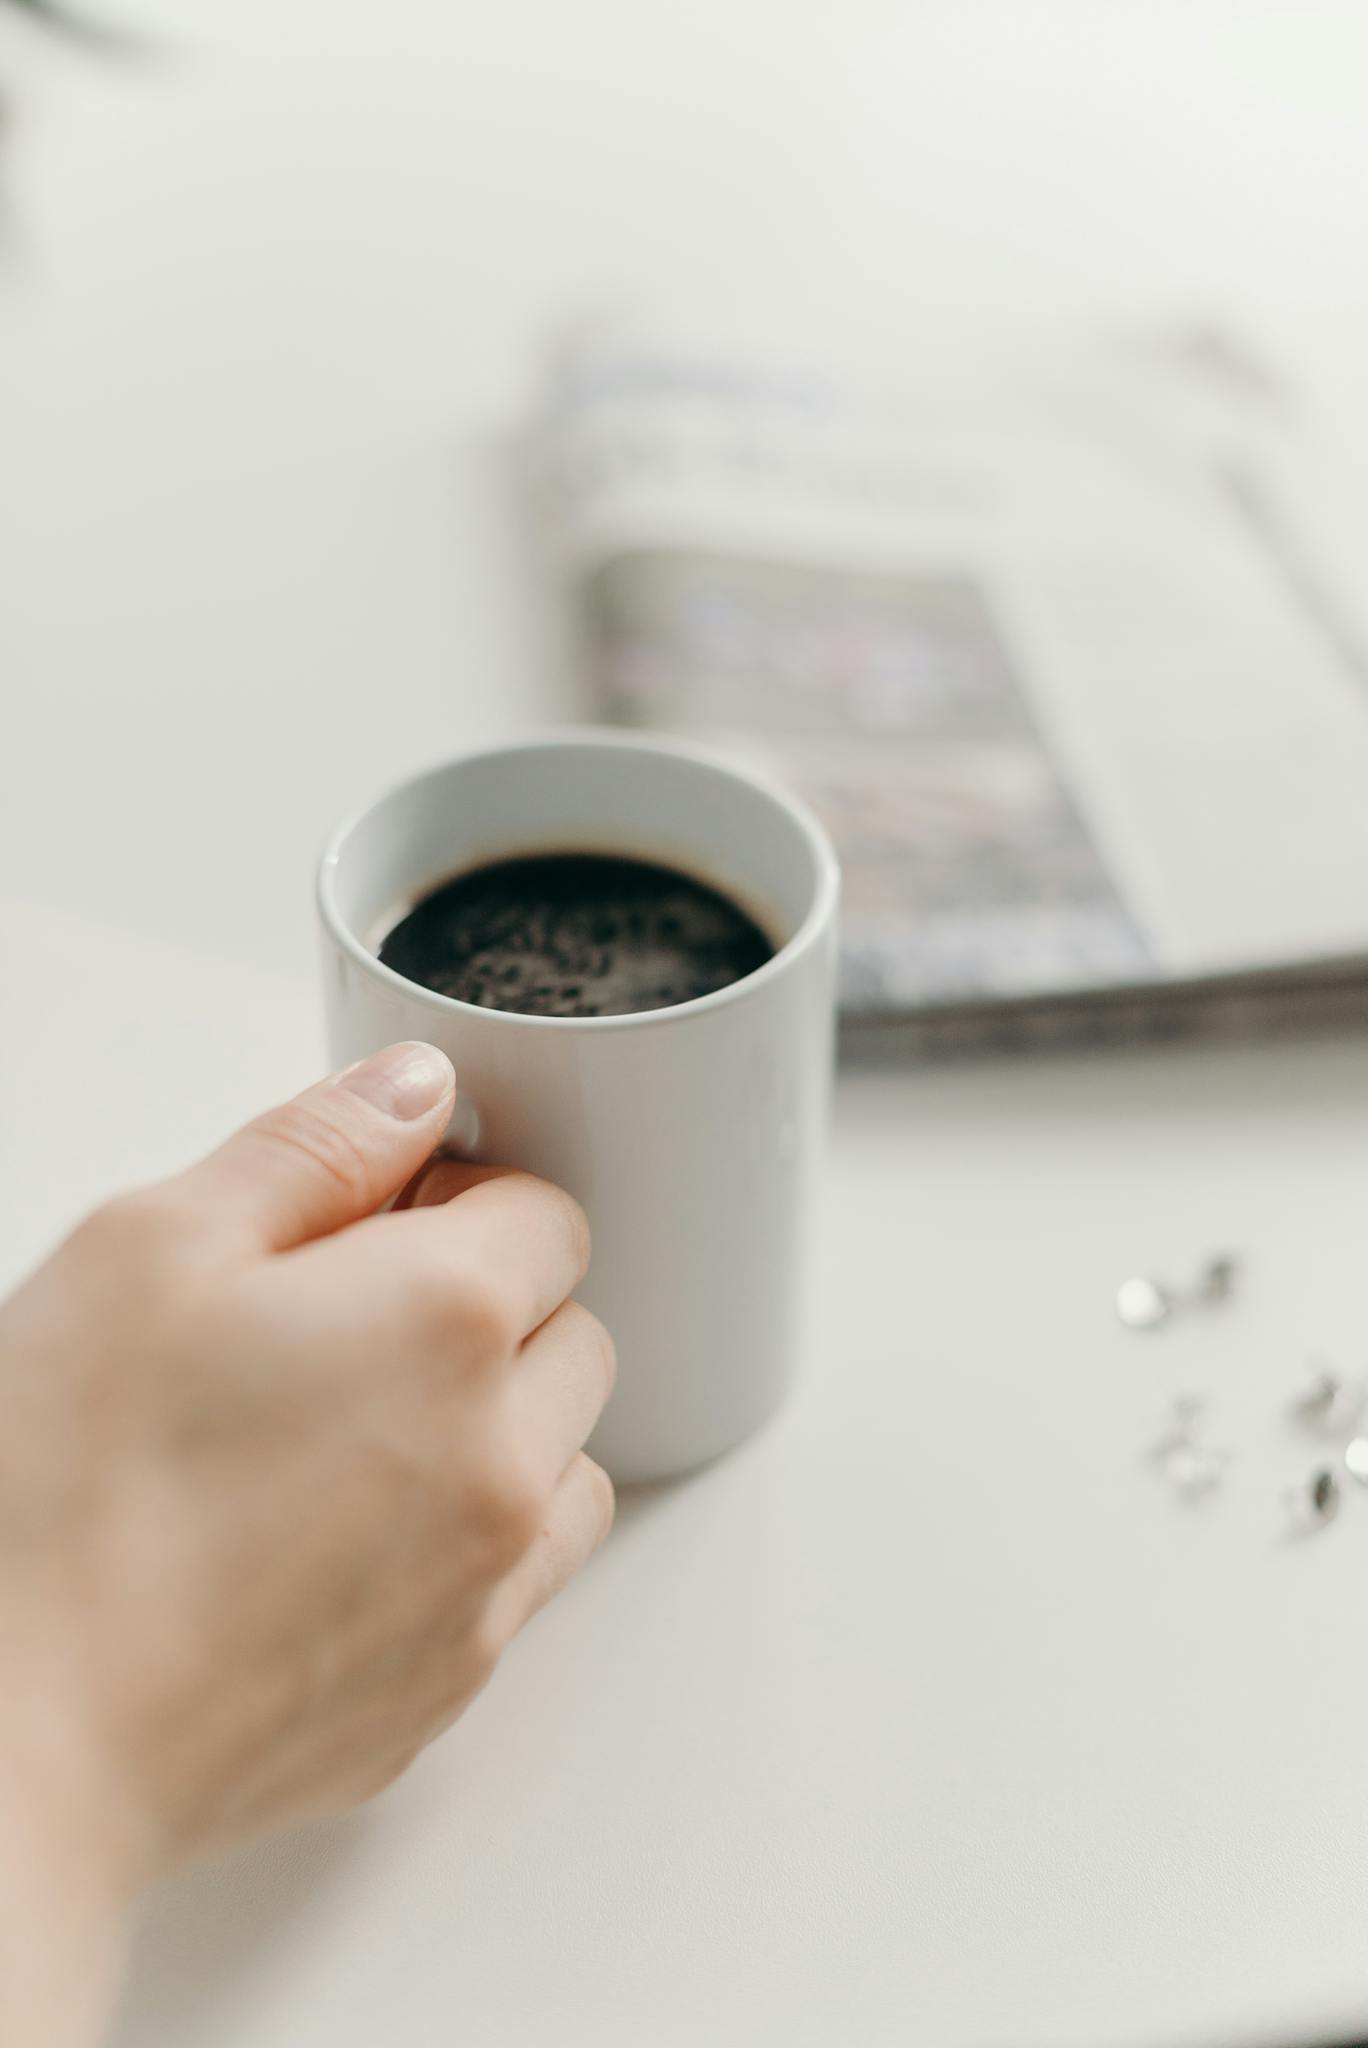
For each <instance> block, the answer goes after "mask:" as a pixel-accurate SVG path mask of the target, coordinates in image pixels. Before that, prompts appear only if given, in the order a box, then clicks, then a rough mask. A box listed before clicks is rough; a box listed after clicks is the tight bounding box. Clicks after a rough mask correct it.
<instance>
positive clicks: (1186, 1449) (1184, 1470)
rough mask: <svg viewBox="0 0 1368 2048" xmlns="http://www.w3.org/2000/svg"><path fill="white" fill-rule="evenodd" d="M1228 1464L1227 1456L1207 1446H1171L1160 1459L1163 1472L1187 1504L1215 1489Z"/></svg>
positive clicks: (1227, 1452) (1222, 1451)
mask: <svg viewBox="0 0 1368 2048" xmlns="http://www.w3.org/2000/svg"><path fill="white" fill-rule="evenodd" d="M1229 1463H1230V1452H1229V1451H1225V1450H1217V1449H1216V1448H1214V1446H1212V1445H1211V1444H1195V1443H1186V1444H1175V1445H1174V1447H1173V1449H1172V1450H1171V1451H1169V1452H1168V1454H1167V1455H1166V1457H1165V1459H1164V1470H1165V1472H1166V1473H1167V1474H1168V1477H1169V1478H1170V1479H1171V1480H1172V1482H1173V1484H1174V1486H1175V1487H1176V1488H1177V1490H1178V1492H1179V1493H1181V1494H1183V1495H1185V1496H1186V1497H1187V1498H1188V1499H1190V1500H1191V1499H1195V1498H1196V1497H1197V1495H1199V1494H1203V1493H1210V1492H1211V1491H1212V1490H1213V1489H1214V1488H1215V1487H1217V1486H1219V1485H1220V1484H1221V1481H1222V1480H1223V1479H1224V1478H1225V1475H1226V1467H1227V1465H1228V1464H1229Z"/></svg>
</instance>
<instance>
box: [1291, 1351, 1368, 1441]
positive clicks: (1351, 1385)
mask: <svg viewBox="0 0 1368 2048" xmlns="http://www.w3.org/2000/svg"><path fill="white" fill-rule="evenodd" d="M1365 1401H1368V1388H1365V1387H1364V1385H1363V1383H1362V1381H1361V1380H1347V1379H1345V1378H1344V1377H1343V1375H1342V1374H1340V1373H1337V1372H1335V1371H1333V1370H1332V1369H1331V1367H1329V1366H1328V1365H1326V1364H1324V1363H1323V1362H1322V1361H1320V1360H1315V1359H1313V1360H1312V1364H1311V1377H1310V1380H1309V1381H1308V1383H1307V1385H1306V1386H1305V1388H1304V1389H1303V1390H1302V1392H1301V1393H1300V1394H1299V1395H1298V1396H1297V1399H1296V1402H1295V1404H1294V1405H1295V1408H1296V1412H1297V1414H1298V1415H1299V1416H1300V1417H1301V1420H1302V1421H1303V1422H1304V1423H1305V1424H1306V1426H1307V1427H1308V1428H1309V1429H1315V1430H1319V1431H1320V1433H1321V1434H1322V1435H1325V1436H1336V1435H1338V1434H1339V1433H1340V1432H1341V1431H1343V1430H1347V1429H1352V1428H1353V1427H1354V1425H1355V1423H1356V1422H1357V1421H1358V1419H1359V1417H1360V1415H1361V1414H1362V1413H1363V1409H1364V1404H1365Z"/></svg>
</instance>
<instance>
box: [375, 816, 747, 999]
mask: <svg viewBox="0 0 1368 2048" xmlns="http://www.w3.org/2000/svg"><path fill="white" fill-rule="evenodd" d="M774 950H775V949H774V946H773V945H772V944H771V942H770V940H769V939H768V938H767V937H766V936H765V934H764V932H763V931H762V930H761V928H760V926H759V925H758V924H757V923H756V922H755V920H754V919H753V918H751V917H749V916H748V915H747V913H746V912H745V911H744V910H742V909H741V908H740V907H739V906H738V905H737V904H735V903H733V902H731V901H730V900H729V899H728V898H727V897H726V896H724V895H722V894H721V893H720V892H719V891H718V890H716V889H712V888H709V887H708V885H707V884H706V883H704V882H697V881H694V880H693V879H692V877H690V876H688V875H684V874H680V873H679V872H678V871H677V870H675V869H673V868H668V867H663V866H660V865H657V864H656V863H655V862H653V861H640V860H634V859H632V858H630V857H628V856H626V855H621V856H619V855H613V854H585V853H546V854H529V855H523V856H520V857H518V858H516V859H513V860H501V861H494V862H491V863H490V864H489V865H488V866H485V867H479V868H472V869H470V870H469V871H468V872H467V873H465V874H461V875H455V876H453V877H452V879H451V880H450V881H448V882H443V883H441V884H440V885H439V886H438V887H437V888H436V889H433V890H431V891H430V892H429V893H428V894H427V895H426V896H424V897H423V898H422V900H421V901H420V902H418V903H416V904H415V905H414V907H413V909H412V910H410V911H409V912H408V913H407V914H406V915H405V916H404V917H402V918H400V920H399V922H398V923H397V924H396V925H395V926H394V927H393V929H392V930H391V931H390V932H389V933H388V934H387V935H386V936H385V938H384V939H383V940H382V941H381V943H380V946H379V949H378V951H379V957H380V959H381V960H382V961H383V962H384V964H385V965H386V966H387V967H392V968H393V969H394V971H395V972H396V973H397V974H402V975H404V976H405V977H406V978H407V979H408V980H409V981H414V982H417V983H418V984H419V985H420V986H421V987H423V988H430V989H432V990H433V991H434V992H435V993H436V994H438V995H443V996H452V997H454V998H456V1000H458V1001H460V1002H463V1003H473V1004H476V1005H477V1006H478V1007H479V1008H481V1009H488V1010H511V1011H514V1012H517V1013H519V1014H521V1015H523V1016H529V1017H619V1016H627V1015H631V1014H632V1013H634V1012H636V1011H642V1010H664V1009H671V1008H673V1007H674V1006H675V1005H676V1004H678V1003H687V1002H692V1001H693V1000H694V998H695V997H697V996H705V995H711V994H713V993H714V992H715V991H716V990H717V989H720V988H726V987H728V986H729V985H730V983H732V982H734V981H740V980H741V979H742V977H743V976H744V975H747V974H752V973H754V971H755V969H756V968H757V967H762V966H763V965H764V963H765V962H766V960H768V959H770V958H772V956H773V953H774Z"/></svg>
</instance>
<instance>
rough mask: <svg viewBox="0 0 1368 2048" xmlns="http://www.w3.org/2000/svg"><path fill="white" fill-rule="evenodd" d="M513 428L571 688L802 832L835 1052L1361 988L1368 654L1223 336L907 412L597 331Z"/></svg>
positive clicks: (1138, 1023)
mask: <svg viewBox="0 0 1368 2048" xmlns="http://www.w3.org/2000/svg"><path fill="white" fill-rule="evenodd" d="M539 445H540V452H541V457H542V469H543V472H544V474H545V476H546V477H547V479H548V480H549V484H550V489H551V493H552V502H553V508H554V517H555V527H556V531H557V535H558V539H559V557H560V561H561V564H562V568H563V572H564V581H565V589H566V593H567V595H568V598H569V601H570V607H571V611H572V614H573V619H574V625H575V634H576V641H577V644H578V647H579V649H580V652H581V655H582V659H583V662H584V664H585V668H586V672H587V678H588V686H589V690H590V693H591V699H592V702H593V703H594V705H595V707H596V708H597V709H598V710H599V711H600V712H601V713H602V715H604V716H605V717H608V718H610V719H612V720H613V721H615V722H619V723H626V724H636V725H642V726H647V727H652V728H659V729H661V730H666V731H670V732H676V733H682V734H686V735H690V736H693V737H697V738H705V739H708V740H711V741H713V742H714V743H717V744H720V745H722V746H723V747H725V748H728V749H730V750H732V751H733V752H734V753H736V754H738V755H740V756H743V757H745V758H747V759H749V760H751V761H753V762H756V763H758V764H760V765H763V766H766V767H768V768H769V769H770V770H771V771H773V772H774V773H776V774H777V775H779V776H780V777H781V778H782V779H784V780H786V781H788V782H789V783H791V784H792V786H794V787H795V788H796V789H798V790H799V791H800V792H801V793H802V794H803V795H804V796H805V797H806V798H807V800H808V801H809V803H810V804H811V805H812V806H813V807H814V808H815V810H816V811H817V812H818V813H819V815H820V816H821V817H822V818H823V819H824V820H825V822H826V823H827V825H828V827H829V829H830V831H831V833H832V836H833V838H834V839H835V842H836V845H837V848H838V851H839V853H840V855H841V861H842V868H843V874H844V896H843V942H842V967H841V1005H842V1020H843V1027H844V1031H845V1036H846V1041H847V1043H848V1044H864V1045H867V1046H876V1045H877V1046H882V1045H884V1044H888V1043H894V1044H898V1045H916V1046H919V1047H926V1046H946V1045H962V1044H965V1043H971V1042H979V1041H983V1040H985V1039H986V1040H990V1041H992V1042H1009V1041H1014V1040H1017V1039H1020V1038H1023V1037H1028V1036H1034V1037H1042V1036H1043V1037H1058V1036H1074V1035H1078V1034H1090V1035H1121V1034H1124V1035H1134V1034H1139V1033H1143V1032H1146V1031H1167V1030H1173V1029H1183V1028H1210V1027H1212V1026H1216V1025H1222V1026H1228V1025H1231V1024H1234V1023H1237V1022H1238V1023H1244V1024H1249V1023H1254V1022H1262V1021H1265V1020H1266V1019H1268V1018H1270V1017H1287V1016H1290V1015H1295V1016H1298V1017H1299V1016H1301V1015H1303V1014H1305V1013H1308V1012H1310V1011H1322V1012H1323V1011H1326V1010H1336V1011H1342V1012H1344V1013H1346V1014H1349V1015H1354V1016H1364V1017H1365V1018H1368V800H1366V797H1368V662H1365V659H1364V658H1363V657H1362V656H1361V653H1360V646H1359V640H1358V627H1357V622H1356V620H1355V619H1354V617H1353V616H1352V615H1351V613H1350V611H1349V610H1348V609H1347V608H1346V607H1345V606H1344V605H1343V603H1342V598H1341V588H1342V585H1343V583H1344V578H1343V574H1342V570H1340V569H1339V568H1338V567H1337V566H1336V565H1334V564H1332V563H1331V562H1330V560H1329V558H1328V554H1324V553H1322V552H1318V549H1317V543H1316V534H1317V532H1318V531H1320V532H1324V531H1325V529H1326V526H1327V518H1328V514H1327V508H1328V507H1329V506H1330V505H1331V503H1332V492H1331V487H1330V484H1329V481H1328V479H1329V470H1328V468H1327V469H1325V470H1322V469H1321V468H1320V467H1319V466H1318V462H1319V458H1318V457H1316V456H1314V455H1309V454H1308V452H1307V450H1306V449H1305V448H1304V447H1303V446H1302V445H1301V444H1300V443H1299V441H1298V440H1297V437H1296V436H1295V435H1294V434H1293V433H1292V432H1291V431H1290V430H1289V429H1288V427H1287V425H1286V422H1285V418H1284V415H1283V412H1282V410H1281V409H1280V408H1279V406H1278V405H1277V404H1275V403H1274V400H1273V398H1272V396H1271V395H1270V394H1269V392H1268V391H1267V390H1266V389H1265V387H1264V384H1263V382H1262V380H1261V378H1260V376H1259V375H1258V374H1257V373H1256V372H1255V371H1254V369H1253V368H1252V367H1251V366H1250V365H1249V364H1247V363H1246V362H1245V361H1244V359H1243V358H1242V357H1240V356H1239V355H1238V354H1237V353H1235V352H1233V351H1232V350H1230V349H1229V348H1228V347H1226V346H1225V345H1223V344H1218V343H1217V342H1216V341H1215V340H1213V339H1212V338H1210V337H1207V338H1205V340H1203V341H1200V342H1198V343H1196V344H1194V345H1192V346H1191V347H1187V348H1185V349H1177V348H1175V349H1174V350H1170V351H1168V352H1167V353H1162V352H1161V353H1156V352H1151V353H1150V354H1148V355H1137V356H1136V357H1134V358H1133V359H1123V360H1120V361H1116V360H1106V359H1103V358H1101V357H1099V358H1097V359H1096V360H1095V361H1089V362H1084V363H1075V364H1073V365H1070V366H1067V368H1065V369H1061V370H1060V371H1059V373H1058V374H1057V375H1056V376H1055V377H1054V379H1053V381H1052V380H1051V378H1050V377H1049V376H1043V377H1041V378H1040V379H1039V380H1038V381H1037V384H1036V385H1035V387H1034V388H1033V389H1032V390H1031V391H1030V393H1029V394H1028V395H1023V394H1022V393H1021V392H1019V391H1015V392H1013V393H1012V394H1011V395H1010V397H1008V396H1006V395H1004V394H1003V393H1001V392H997V391H994V390H992V389H990V388H987V387H981V388H977V389H973V390H970V391H968V392H964V393H961V394H959V395H958V396H957V397H956V398H954V399H953V400H952V399H944V398H940V399H938V400H937V402H936V403H935V404H932V403H930V402H929V401H927V400H925V399H921V400H919V398H918V395H917V394H916V393H915V391H913V392H911V393H909V392H907V391H905V390H904V391H900V392H898V393H896V394H895V393H893V392H891V391H889V390H888V389H886V388H885V389H879V390H877V391H876V390H875V389H874V388H873V387H872V385H864V384H861V383H860V382H859V381H858V380H857V379H854V378H852V377H851V376H850V375H849V373H847V374H846V375H845V376H844V377H841V376H838V375H835V374H823V373H821V372H820V371H819V372H813V371H811V370H802V369H798V368H795V367H793V366H792V365H791V364H789V363H788V362H787V361H785V360H784V358H783V355H782V353H781V354H780V355H779V356H777V357H771V356H770V355H769V354H767V353H764V352H759V351H755V350H751V351H750V352H744V351H741V350H735V351H732V352H728V351H726V350H719V349H717V348H716V347H705V346H703V345H701V344H698V343H696V342H687V343H686V342H685V341H683V340H681V339H680V338H679V337H678V336H675V337H671V336H670V335H669V334H666V335H663V336H662V335H659V334H652V333H649V332H646V331H644V330H641V329H639V328H638V329H633V330H628V329H621V330H618V331H608V332H602V333H599V334H597V335H596V336H593V337H592V338H590V339H588V340H581V341H580V342H579V343H578V344H577V345H576V346H575V347H574V348H572V349H568V350H567V351H566V352H565V354H564V355H563V357H562V359H561V360H560V362H559V364H558V366H557V371H556V375H555V378H554V381H553V384H552V388H551V391H550V394H549V403H548V406H547V408H546V412H545V415H544V419H543V423H542V428H541V432H540V436H539ZM1340 516H1341V518H1342V517H1343V516H1344V514H1343V511H1342V508H1341V513H1340Z"/></svg>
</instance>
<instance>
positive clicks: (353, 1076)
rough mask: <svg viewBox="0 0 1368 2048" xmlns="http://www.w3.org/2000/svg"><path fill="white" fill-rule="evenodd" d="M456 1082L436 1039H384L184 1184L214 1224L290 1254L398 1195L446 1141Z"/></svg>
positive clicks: (247, 1131) (236, 1139)
mask: <svg viewBox="0 0 1368 2048" xmlns="http://www.w3.org/2000/svg"><path fill="white" fill-rule="evenodd" d="M455 1087H456V1082H455V1076H454V1075H453V1073H452V1070H451V1062H450V1060H449V1059H448V1058H447V1056H446V1054H445V1053H443V1052H439V1051H438V1050H437V1048H436V1046H434V1045H423V1044H421V1043H420V1042H418V1041H417V1040H413V1041H407V1042H405V1043H402V1044H399V1045H391V1046H387V1047H386V1048H385V1050H384V1051H383V1052H377V1053H372V1054H371V1056H370V1058H369V1059H365V1060H359V1061H358V1062H357V1063H356V1065H355V1066H351V1067H344V1068H343V1069H342V1071H341V1073H340V1074H333V1075H332V1076H331V1077H330V1078H329V1079H328V1080H326V1081H320V1082H319V1083H318V1084H317V1085H316V1086H315V1087H313V1088H306V1089H305V1091H304V1093H303V1094H302V1095H296V1096H295V1098H294V1100H293V1101H292V1102H285V1103H282V1104H281V1105H280V1107H279V1108H277V1109H269V1110H267V1111H266V1113H265V1115H264V1116H259V1117H257V1118H255V1119H254V1120H253V1122H251V1123H250V1124H247V1125H245V1126H244V1128H243V1129H242V1130H240V1131H237V1132H235V1133H234V1135H233V1136H232V1137H231V1138H229V1139H228V1141H227V1143H226V1144H223V1145H220V1146H219V1148H218V1150H217V1151H216V1152H211V1153H210V1154H209V1157H208V1158H207V1159H205V1160H202V1161H201V1163H200V1164H199V1165H198V1166H193V1167H191V1168H190V1170H189V1172H188V1173H186V1174H184V1175H182V1177H181V1179H182V1187H183V1189H184V1192H185V1194H186V1196H187V1197H188V1198H189V1199H191V1200H192V1201H193V1202H194V1203H195V1205H196V1206H197V1207H199V1208H201V1209H202V1210H208V1211H210V1212H211V1213H212V1214H213V1216H214V1218H215V1220H216V1221H218V1220H223V1221H229V1220H233V1221H236V1222H237V1223H239V1224H241V1225H242V1226H243V1227H245V1229H246V1231H247V1232H248V1234H249V1235H251V1236H252V1237H254V1238H256V1239H257V1240H258V1242H259V1243H260V1244H261V1245H262V1247H263V1248H267V1249H271V1250H274V1251H287V1250H288V1249H289V1248H290V1247H291V1246H292V1245H297V1244H303V1243H305V1242H306V1241H307V1240H308V1239H310V1238H314V1237H324V1236H326V1235H327V1234H328V1233H329V1232H330V1231H333V1230H340V1229H341V1228H342V1226H343V1225H344V1224H347V1223H353V1222H355V1221H356V1220H357V1219H358V1218H359V1217H362V1216H369V1215H370V1214H371V1213H372V1211H373V1210H375V1209H378V1208H379V1207H380V1204H381V1203H382V1202H384V1201H386V1200H388V1198H389V1197H390V1196H391V1195H393V1194H395V1193H397V1192H398V1190H399V1189H400V1188H401V1187H403V1185H404V1183H405V1181H407V1180H408V1179H410V1178H411V1176H412V1175H413V1174H415V1173H416V1172H417V1171H418V1168H419V1167H420V1166H421V1165H422V1164H423V1161H424V1160H425V1159H426V1158H427V1157H428V1156H429V1154H430V1153H431V1152H432V1150H433V1148H434V1146H436V1145H437V1144H438V1143H439V1142H440V1140H441V1136H442V1133H443V1131H444V1130H445V1129H446V1124H447V1119H448V1117H449V1116H450V1114H451V1103H452V1097H453V1095H454V1093H455Z"/></svg>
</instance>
